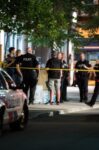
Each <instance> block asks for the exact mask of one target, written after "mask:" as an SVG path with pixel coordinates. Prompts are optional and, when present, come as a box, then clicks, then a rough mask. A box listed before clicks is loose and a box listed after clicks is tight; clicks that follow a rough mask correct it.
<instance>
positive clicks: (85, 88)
mask: <svg viewBox="0 0 99 150" xmlns="http://www.w3.org/2000/svg"><path fill="white" fill-rule="evenodd" d="M82 86H83V99H84V100H85V101H87V100H88V78H84V79H83V83H82Z"/></svg>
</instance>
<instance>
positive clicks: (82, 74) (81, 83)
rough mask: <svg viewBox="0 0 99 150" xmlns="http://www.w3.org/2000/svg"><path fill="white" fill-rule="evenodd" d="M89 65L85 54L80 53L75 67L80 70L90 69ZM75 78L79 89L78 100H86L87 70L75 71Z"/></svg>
mask: <svg viewBox="0 0 99 150" xmlns="http://www.w3.org/2000/svg"><path fill="white" fill-rule="evenodd" d="M90 67H91V65H90V64H89V62H88V61H87V60H86V59H85V54H84V53H81V54H80V60H79V61H78V62H77V63H76V66H75V68H76V69H81V70H88V69H90ZM76 79H77V83H78V87H79V91H80V102H83V101H87V99H88V71H78V72H76Z"/></svg>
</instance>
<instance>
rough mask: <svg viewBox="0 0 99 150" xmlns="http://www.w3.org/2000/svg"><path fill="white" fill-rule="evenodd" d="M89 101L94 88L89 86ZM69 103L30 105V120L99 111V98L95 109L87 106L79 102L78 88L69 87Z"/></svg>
mask: <svg viewBox="0 0 99 150" xmlns="http://www.w3.org/2000/svg"><path fill="white" fill-rule="evenodd" d="M88 89H89V92H88V93H89V94H88V100H89V101H90V99H91V96H92V93H93V90H94V86H89V87H88ZM67 93H68V95H67V98H68V101H67V102H64V103H61V104H60V105H56V104H53V105H50V104H33V105H29V110H30V118H35V117H38V116H53V115H65V114H70V113H80V112H83V113H88V112H90V113H91V112H92V111H91V110H96V109H97V112H98V110H99V98H97V102H96V104H95V105H94V106H93V107H90V106H88V105H86V104H85V103H84V102H83V103H80V102H79V89H78V87H68V89H67Z"/></svg>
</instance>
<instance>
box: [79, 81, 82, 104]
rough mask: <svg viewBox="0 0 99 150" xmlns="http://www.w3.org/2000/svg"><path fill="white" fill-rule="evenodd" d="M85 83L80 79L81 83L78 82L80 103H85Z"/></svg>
mask: <svg viewBox="0 0 99 150" xmlns="http://www.w3.org/2000/svg"><path fill="white" fill-rule="evenodd" d="M82 83H83V82H82V79H80V80H79V81H78V87H79V94H80V102H82V101H83V86H82V85H83V84H82Z"/></svg>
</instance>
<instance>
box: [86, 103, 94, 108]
mask: <svg viewBox="0 0 99 150" xmlns="http://www.w3.org/2000/svg"><path fill="white" fill-rule="evenodd" d="M85 104H86V105H88V106H90V107H93V105H94V104H92V103H90V102H85Z"/></svg>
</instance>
